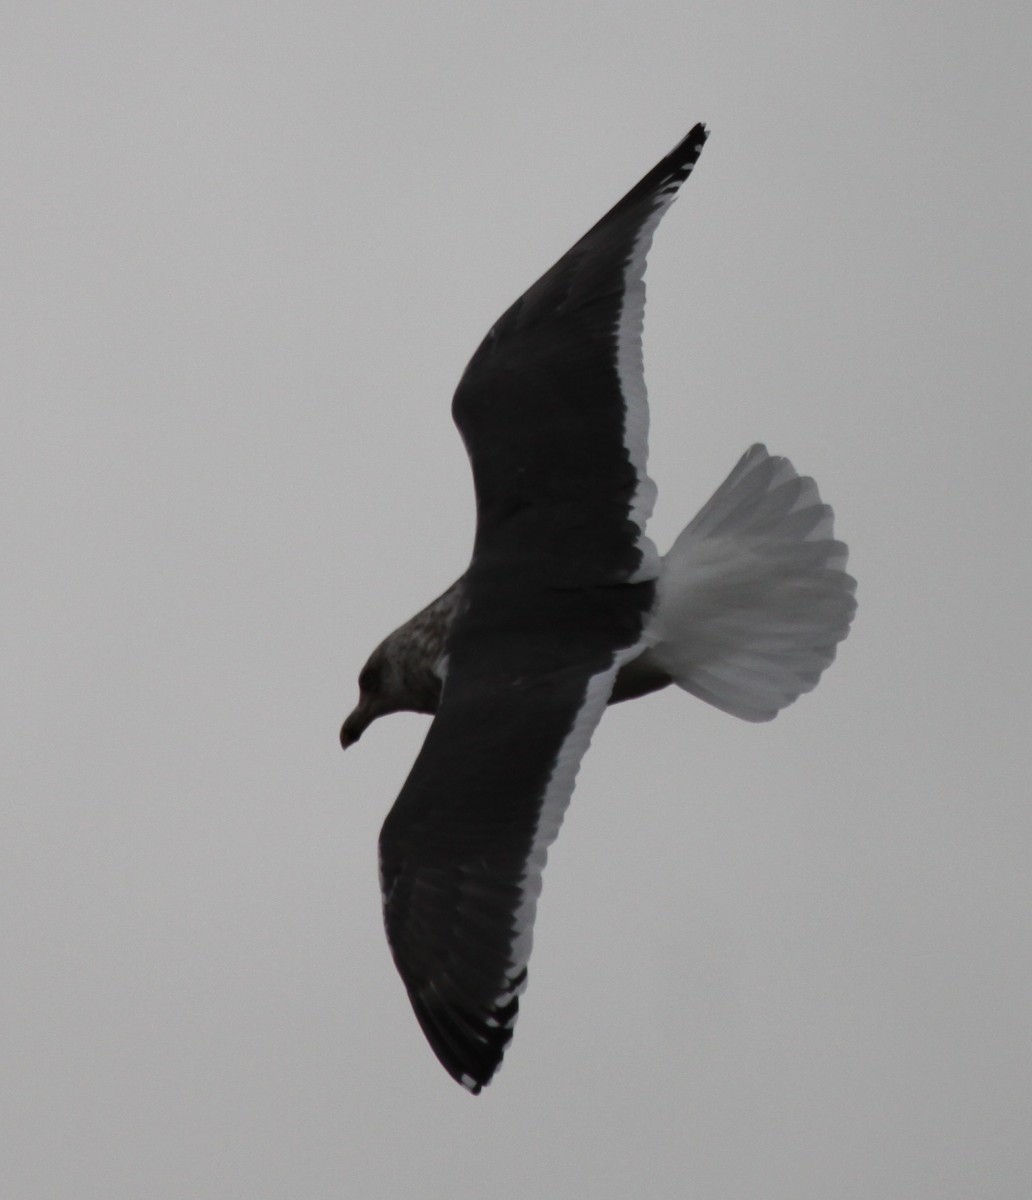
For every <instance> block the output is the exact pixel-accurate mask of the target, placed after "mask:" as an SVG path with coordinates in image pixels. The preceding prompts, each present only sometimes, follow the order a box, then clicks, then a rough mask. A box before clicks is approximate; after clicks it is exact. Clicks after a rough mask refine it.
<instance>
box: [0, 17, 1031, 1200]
mask: <svg viewBox="0 0 1032 1200" xmlns="http://www.w3.org/2000/svg"><path fill="white" fill-rule="evenodd" d="M0 26H2V28H0V34H2V36H0V56H2V59H3V61H2V62H0V123H2V143H0V155H2V161H3V162H4V171H3V182H2V185H0V223H2V230H0V232H2V255H3V277H4V279H5V286H4V288H3V292H2V296H0V305H2V306H3V313H2V322H0V327H2V330H3V334H2V341H3V346H2V358H0V387H2V394H3V396H4V401H3V414H2V427H3V436H2V439H0V487H2V489H3V498H2V505H0V521H2V531H3V532H2V537H3V551H2V553H3V561H4V563H5V570H4V572H3V578H2V581H0V605H2V612H3V628H4V630H5V636H4V647H3V663H2V671H0V679H2V683H0V688H2V699H3V713H2V719H3V725H4V731H5V736H4V739H3V751H2V754H3V759H2V761H3V768H2V770H3V779H2V797H3V799H2V801H0V803H2V811H0V817H2V822H3V833H2V836H0V914H2V915H0V936H2V945H0V954H2V961H3V963H4V986H3V989H2V991H0V1024H2V1028H3V1029H4V1030H5V1037H4V1039H3V1046H2V1050H0V1056H2V1078H3V1080H4V1086H3V1088H2V1095H0V1105H2V1106H3V1109H4V1110H5V1111H4V1113H3V1128H4V1130H5V1135H4V1140H5V1152H4V1154H3V1157H2V1160H0V1192H2V1193H3V1194H4V1195H9V1196H13V1197H18V1198H19V1200H36V1198H40V1200H43V1198H46V1200H50V1198H52V1197H59V1196H76V1197H94V1196H96V1197H104V1198H105V1200H110V1198H112V1197H133V1198H134V1200H135V1198H136V1197H146V1198H147V1200H165V1198H169V1200H178V1198H181V1197H182V1198H189V1200H207V1198H209V1197H211V1198H215V1197H218V1198H220V1200H221V1198H224V1197H233V1196H240V1197H248V1198H249V1200H264V1198H269V1200H281V1198H282V1197H285V1196H289V1197H297V1198H303V1200H322V1198H324V1197H325V1198H329V1197H339V1196H356V1197H359V1196H361V1197H370V1198H373V1200H380V1198H384V1200H386V1198H393V1197H397V1196H413V1197H417V1198H419V1200H424V1198H426V1200H436V1198H438V1197H442V1198H443V1197H448V1200H466V1198H469V1200H473V1198H476V1200H480V1198H481V1197H484V1196H492V1197H500V1198H508V1197H519V1198H521V1200H523V1198H526V1197H544V1196H576V1195H582V1196H592V1197H597V1198H598V1200H616V1198H623V1197H627V1196H629V1195H634V1196H646V1197H653V1196H655V1197H684V1196H693V1197H694V1196H698V1197H705V1198H706V1200H752V1198H756V1200H826V1198H827V1197H829V1196H834V1197H836V1200H851V1198H856V1200H868V1198H870V1197H872V1196H877V1197H879V1198H880V1200H896V1198H898V1200H924V1198H928V1200H954V1198H956V1200H959V1198H961V1197H965V1198H967V1197H972V1196H979V1197H992V1198H993V1200H1027V1197H1028V1195H1029V1194H1030V1193H1032V1143H1030V1139H1029V1130H1030V1128H1032V1098H1030V1097H1032V1088H1030V1086H1029V1085H1030V1080H1032V1004H1030V1003H1029V992H1030V985H1032V884H1030V872H1029V861H1030V855H1032V799H1030V794H1032V788H1030V780H1029V774H1030V772H1029V747H1028V738H1029V727H1030V726H1029V717H1030V708H1032V703H1030V701H1032V695H1030V690H1032V685H1030V682H1029V681H1030V679H1032V663H1030V661H1029V658H1030V655H1029V649H1028V645H1029V639H1028V636H1027V630H1026V622H1027V618H1026V613H1027V609H1028V595H1029V589H1030V585H1032V572H1030V569H1029V565H1028V564H1029V555H1028V550H1027V545H1026V543H1027V540H1028V538H1027V530H1028V527H1029V520H1030V517H1032V513H1030V507H1032V505H1030V498H1032V486H1030V483H1029V472H1028V450H1027V446H1028V438H1029V433H1030V422H1029V418H1028V415H1027V414H1028V387H1029V383H1028V381H1029V377H1030V366H1032V362H1030V359H1032V353H1030V349H1029V345H1030V340H1032V339H1030V338H1029V329H1030V328H1032V319H1030V318H1032V312H1030V308H1032V305H1030V303H1029V300H1030V295H1029V288H1030V285H1029V279H1030V278H1032V262H1030V257H1032V254H1030V241H1029V236H1028V199H1029V195H1030V188H1032V169H1030V165H1029V163H1030V159H1029V154H1028V134H1029V116H1030V104H1029V94H1028V80H1029V73H1030V68H1032V61H1030V59H1032V15H1030V13H1029V10H1028V5H1027V4H1025V3H1017V2H1015V3H999V4H994V5H990V6H988V7H986V6H982V7H979V6H972V5H970V4H959V3H943V4H938V5H926V6H918V5H903V4H889V3H879V2H877V0H875V2H874V3H869V4H865V5H860V6H856V5H845V4H842V5H817V4H807V3H798V2H794V0H790V2H788V3H780V4H777V5H775V4H759V3H742V4H726V3H719V4H718V3H703V4H695V3H693V4H691V5H687V4H684V3H682V2H681V0H678V2H676V3H649V2H647V0H646V2H639V3H636V4H633V5H631V4H615V3H611V2H609V3H607V2H602V3H599V2H593V3H590V4H589V3H586V2H583V0H582V2H580V3H563V2H562V0H560V2H558V3H556V2H555V0H552V2H551V3H548V4H541V3H536V2H530V3H528V2H527V0H520V3H518V4H517V3H508V2H506V3H493V4H491V5H478V4H457V3H427V2H425V0H422V2H420V3H414V2H407V0H406V2H399V3H394V4H388V5H384V6H375V5H356V4H340V3H335V4H323V3H315V2H306V0H302V2H301V3H298V4H293V5H271V4H266V3H260V4H231V3H224V2H221V0H214V2H212V0H207V2H206V3H203V4H201V3H184V4H175V5H160V4H136V5H119V4H114V3H107V4H102V3H97V2H86V3H77V4H69V3H64V4H51V5H46V6H40V5H35V4H28V3H19V2H17V0H12V2H11V3H8V4H7V6H6V7H5V9H4V15H3V18H2V21H0ZM696 120H705V121H706V122H707V123H708V124H709V125H710V127H711V129H712V131H713V136H712V137H711V139H710V142H709V143H708V145H707V147H706V150H705V152H704V154H703V156H702V160H701V163H700V165H699V168H698V170H697V171H696V172H695V173H694V175H693V176H692V178H691V180H690V181H689V183H688V184H687V185H686V187H685V189H684V191H683V193H682V196H681V198H680V199H679V200H678V202H677V204H676V205H675V206H674V208H673V210H672V211H671V213H670V214H669V216H668V217H667V218H666V220H665V221H664V223H663V225H662V226H661V228H660V230H659V233H658V235H657V237H656V241H655V245H654V248H653V254H652V259H651V266H650V269H649V273H648V284H649V304H648V310H647V314H646V375H647V378H648V381H649V387H650V395H651V401H652V413H653V441H652V458H651V460H650V466H651V473H652V475H653V476H654V478H655V479H656V480H657V482H658V484H659V488H660V498H659V504H658V507H657V512H656V517H655V520H654V522H653V525H652V527H651V531H652V533H653V534H654V536H655V538H656V540H657V541H658V543H659V544H660V547H661V548H665V547H666V546H667V545H669V543H670V541H671V540H672V539H673V537H674V536H675V534H676V533H677V532H678V530H679V529H680V528H681V526H682V525H683V524H684V522H685V521H686V520H687V519H688V518H689V517H690V516H691V515H692V514H693V513H694V511H695V510H696V508H697V507H698V506H699V505H700V504H701V503H702V501H703V500H704V499H705V498H706V497H707V496H708V495H709V493H710V491H711V490H712V489H713V487H715V486H716V484H717V483H718V482H719V481H720V480H721V479H722V478H723V476H724V474H725V473H726V471H727V470H728V469H729V468H730V467H731V465H732V464H733V462H734V461H735V459H736V458H737V456H738V455H739V454H740V452H741V451H742V450H743V449H744V448H745V447H746V446H747V445H749V444H750V443H751V442H753V441H755V440H761V439H762V440H765V441H766V442H767V444H768V445H769V447H770V448H771V450H772V452H776V453H782V454H787V455H788V456H789V457H791V458H792V460H793V461H794V463H795V464H796V466H797V467H798V468H799V469H800V470H801V471H804V472H806V473H809V474H813V475H814V476H815V477H816V478H817V480H818V482H819V483H820V485H821V489H822V492H823V494H824V495H825V497H826V498H827V499H828V500H830V501H831V502H832V503H833V504H834V506H835V509H836V512H837V515H838V529H839V531H840V532H841V534H842V536H843V537H844V538H845V539H846V540H847V541H848V542H849V544H850V547H851V551H852V557H851V566H852V569H853V571H854V573H855V574H856V576H857V577H858V579H859V581H860V590H859V598H860V613H859V616H858V619H857V621H856V624H855V626H854V630H853V633H852V635H851V637H850V638H849V640H848V641H847V642H846V643H845V645H844V647H843V648H842V650H841V652H840V655H839V659H838V661H837V662H836V664H835V665H834V667H833V668H832V669H831V670H830V671H829V673H828V674H827V676H826V677H825V679H824V681H823V683H822V685H821V687H820V688H819V689H818V691H817V692H816V693H815V694H814V695H812V696H809V697H804V698H803V699H802V700H801V701H800V702H799V703H798V704H797V705H795V706H794V707H793V708H791V709H790V710H788V711H787V712H786V713H784V714H783V715H782V716H781V717H780V718H779V719H778V720H777V721H775V722H774V723H773V724H771V725H769V726H762V727H754V726H748V725H746V724H742V723H739V722H737V721H735V720H733V719H732V718H730V717H727V716H725V715H723V714H721V713H719V712H716V711H711V710H709V709H708V708H706V706H704V705H702V704H700V703H699V702H697V701H694V700H692V699H691V698H690V697H688V696H685V695H681V694H675V693H673V692H668V693H661V694H658V695H656V696H653V697H649V698H647V699H644V700H641V701H639V702H637V703H635V704H633V705H626V706H623V707H622V708H620V709H616V710H613V711H612V712H610V713H608V714H607V716H606V718H605V719H604V721H603V723H602V725H601V726H600V728H599V730H598V733H597V734H596V738H595V742H594V744H593V746H592V749H591V751H590V753H589V755H588V757H587V758H586V760H585V763H584V766H583V768H582V771H581V774H580V777H579V781H578V786H577V791H576V794H575V796H574V801H573V804H572V806H571V809H570V811H569V814H568V816H567V820H566V823H565V826H564V829H563V833H562V835H561V837H560V839H559V841H558V843H557V844H556V846H555V847H554V849H553V851H552V853H551V855H550V862H549V868H548V871H547V873H546V876H545V890H544V895H543V897H542V901H541V904H540V907H539V915H538V923H537V931H536V939H535V952H534V957H533V959H532V962H531V982H530V987H529V990H528V992H527V995H526V997H525V1000H524V1004H523V1008H522V1012H521V1016H520V1020H519V1023H518V1026H517V1033H516V1038H515V1041H514V1043H513V1045H512V1047H511V1049H510V1051H509V1054H508V1056H507V1059H506V1063H505V1065H504V1068H503V1070H502V1072H501V1073H500V1075H499V1076H498V1078H497V1079H496V1081H495V1083H494V1084H493V1085H492V1086H491V1088H490V1089H489V1090H488V1091H487V1092H485V1094H484V1095H483V1096H482V1097H481V1098H480V1099H479V1100H474V1099H471V1098H470V1097H469V1096H467V1095H466V1094H465V1093H463V1092H462V1091H461V1090H460V1089H459V1088H458V1087H456V1086H455V1085H454V1084H453V1083H452V1082H451V1081H450V1080H449V1079H448V1078H447V1076H446V1075H445V1074H444V1072H443V1071H442V1070H441V1068H440V1067H439V1065H438V1064H437V1062H436V1061H435V1059H434V1057H433V1055H432V1054H431V1052H430V1051H429V1049H428V1048H427V1047H426V1046H425V1044H424V1043H423V1039H422V1035H421V1033H420V1032H419V1029H418V1027H417V1025H416V1022H415V1020H414V1018H413V1017H412V1014H411V1011H410V1009H409V1006H408V1001H407V999H406V997H405V995H404V990H403V988H402V986H401V984H400V981H399V980H398V979H397V978H396V976H395V973H394V969H393V966H392V965H391V962H390V958H389V953H388V950H387V947H386V943H385V940H384V938H383V934H382V930H381V924H380V913H379V903H380V902H379V893H378V888H377V882H376V859H375V846H376V837H377V833H378V830H379V826H380V823H381V821H382V819H383V816H384V814H385V813H386V811H387V809H388V807H389V805H390V804H391V802H392V800H393V798H394V796H395V794H396V793H397V791H398V788H399V787H400V784H401V782H402V780H403V778H404V776H405V774H406V772H407V770H408V767H409V765H410V763H411V761H412V759H413V757H414V755H415V753H416V751H417V749H418V746H419V743H420V740H421V738H422V736H423V731H424V729H425V719H424V718H419V717H415V716H404V717H397V718H395V719H393V720H392V721H390V722H382V723H380V724H379V725H378V726H376V727H374V729H372V730H371V731H370V732H369V733H368V734H367V735H366V737H365V738H364V739H363V741H362V743H361V745H360V746H358V747H356V748H355V749H354V750H352V751H351V752H350V753H349V754H348V755H347V756H344V755H342V754H341V753H340V751H339V749H338V747H337V744H336V734H337V727H338V724H339V721H340V719H341V718H342V717H343V716H344V715H345V713H346V712H347V711H348V710H349V709H350V707H351V704H352V703H353V700H354V676H355V673H356V672H357V669H358V667H359V666H360V665H361V663H362V661H363V660H364V658H365V656H366V654H367V652H368V651H369V650H370V649H371V647H372V646H373V644H374V643H375V642H376V641H378V640H379V638H380V637H381V636H382V635H383V634H384V633H386V632H387V631H388V630H389V629H391V628H392V627H393V626H394V625H395V624H396V623H398V622H399V621H400V620H402V619H404V618H405V617H407V616H409V615H410V614H411V613H412V612H413V611H414V610H415V609H416V608H417V607H418V606H420V605H421V604H422V603H424V602H425V601H426V600H428V599H430V598H431V597H432V596H433V595H434V594H436V592H437V591H439V590H440V589H441V588H443V587H444V586H445V585H446V584H448V583H449V582H451V580H452V579H453V578H454V577H455V576H456V575H457V574H458V573H459V572H460V571H461V570H462V569H463V567H464V565H465V561H466V558H467V556H468V552H469V546H470V537H471V533H472V522H473V509H472V489H471V485H470V480H469V474H468V468H467V464H466V461H465V457H464V454H463V451H462V447H461V444H460V442H459V439H458V436H457V434H456V433H455V431H454V429H453V428H452V426H451V422H450V418H449V403H450V397H451V392H452V389H453V388H454V386H455V383H456V382H457V380H458V377H459V375H460V373H461V370H462V368H463V366H464V364H465V362H466V359H467V358H468V356H469V355H470V354H471V353H472V351H473V350H474V348H475V347H476V345H477V342H478V341H479V339H480V337H481V336H482V334H483V333H484V332H485V330H486V329H487V327H488V326H489V325H490V324H491V323H492V322H493V320H494V319H495V318H496V317H497V316H498V315H499V314H500V313H501V311H502V310H503V309H504V308H505V307H506V306H507V305H508V304H509V303H510V302H511V301H512V300H514V299H515V298H516V296H517V295H519V293H520V292H521V291H522V290H523V289H524V288H525V287H526V286H527V285H528V284H529V283H531V282H532V281H533V279H534V278H535V277H536V276H537V275H538V274H539V273H540V271H542V270H543V269H544V268H545V267H547V266H549V265H550V263H551V262H552V261H553V260H554V259H555V258H556V257H557V256H558V254H560V253H561V252H562V251H563V250H565V249H566V248H567V246H568V245H569V244H570V243H571V242H572V241H573V240H574V239H575V238H576V237H578V236H579V235H580V234H581V233H582V232H584V230H585V229H586V228H587V227H588V225H589V224H590V223H591V222H592V221H594V220H595V219H596V218H597V217H598V216H599V215H601V213H602V212H603V210H604V209H605V208H607V207H608V206H609V204H611V203H612V202H613V201H614V200H616V199H617V198H618V197H619V195H620V194H621V193H622V192H623V191H624V190H625V189H626V188H627V187H628V186H629V185H630V184H632V183H633V182H634V181H635V180H636V179H637V178H638V177H639V176H640V175H641V174H642V173H643V172H644V171H645V170H646V169H647V168H648V167H650V166H651V165H652V164H653V162H654V161H655V160H656V159H657V158H659V157H660V155H662V154H663V153H665V152H666V151H667V150H668V149H669V148H670V147H671V146H672V145H673V144H674V143H675V142H676V141H677V140H678V138H679V137H680V136H682V135H683V134H684V133H685V132H686V131H687V130H688V128H689V127H690V126H691V124H692V123H693V122H694V121H696Z"/></svg>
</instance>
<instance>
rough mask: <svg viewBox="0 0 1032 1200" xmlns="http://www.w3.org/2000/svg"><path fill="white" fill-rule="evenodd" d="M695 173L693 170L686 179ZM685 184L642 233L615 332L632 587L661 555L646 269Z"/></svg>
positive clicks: (655, 567) (673, 185)
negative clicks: (627, 463)
mask: <svg viewBox="0 0 1032 1200" xmlns="http://www.w3.org/2000/svg"><path fill="white" fill-rule="evenodd" d="M697 149H701V146H700V147H698V148H697ZM691 171H692V169H691V167H689V168H688V170H687V172H686V174H685V179H687V177H688V175H690V174H691ZM681 183H682V180H681V179H680V178H675V179H674V180H672V181H671V182H670V183H669V184H667V186H666V188H665V189H664V190H663V191H662V192H661V193H660V195H659V196H658V197H657V202H656V208H655V210H654V212H653V213H652V214H651V215H650V216H649V218H648V220H646V222H645V223H644V225H642V227H641V229H640V230H639V232H638V236H637V238H636V239H635V242H634V246H633V248H632V250H631V253H630V256H629V258H628V260H627V265H626V267H625V268H624V292H623V302H622V304H621V306H620V318H619V321H618V322H617V329H616V371H617V376H618V378H619V380H620V391H621V392H622V393H623V398H624V445H625V446H626V447H627V454H628V456H629V458H630V460H631V465H632V466H633V467H634V470H635V472H636V473H637V476H638V486H637V488H636V489H635V492H634V499H633V501H632V502H631V511H630V514H629V516H630V519H631V520H632V521H633V522H634V523H635V525H637V527H638V529H639V530H640V534H639V537H638V548H639V550H640V551H641V556H642V557H641V566H640V567H639V568H638V570H637V571H636V572H635V574H634V576H633V582H638V581H640V580H646V579H655V578H657V577H658V575H659V569H660V564H659V553H658V551H657V550H656V547H655V544H654V543H653V541H652V539H651V538H649V537H647V536H646V534H645V526H646V525H647V524H648V520H649V517H650V516H651V515H652V509H653V506H654V505H655V503H656V485H655V483H653V481H652V480H651V479H650V478H649V475H648V457H649V401H648V392H647V390H646V388H645V361H644V356H643V353H642V342H641V337H642V330H643V328H644V326H645V264H646V260H647V258H648V253H649V249H650V247H651V246H652V238H653V235H654V234H655V232H656V226H657V225H658V224H659V222H660V221H661V220H662V218H663V215H664V213H665V212H666V210H667V209H668V208H669V207H670V205H671V204H673V202H674V198H675V197H676V196H677V193H678V191H679V190H680V187H681Z"/></svg>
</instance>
